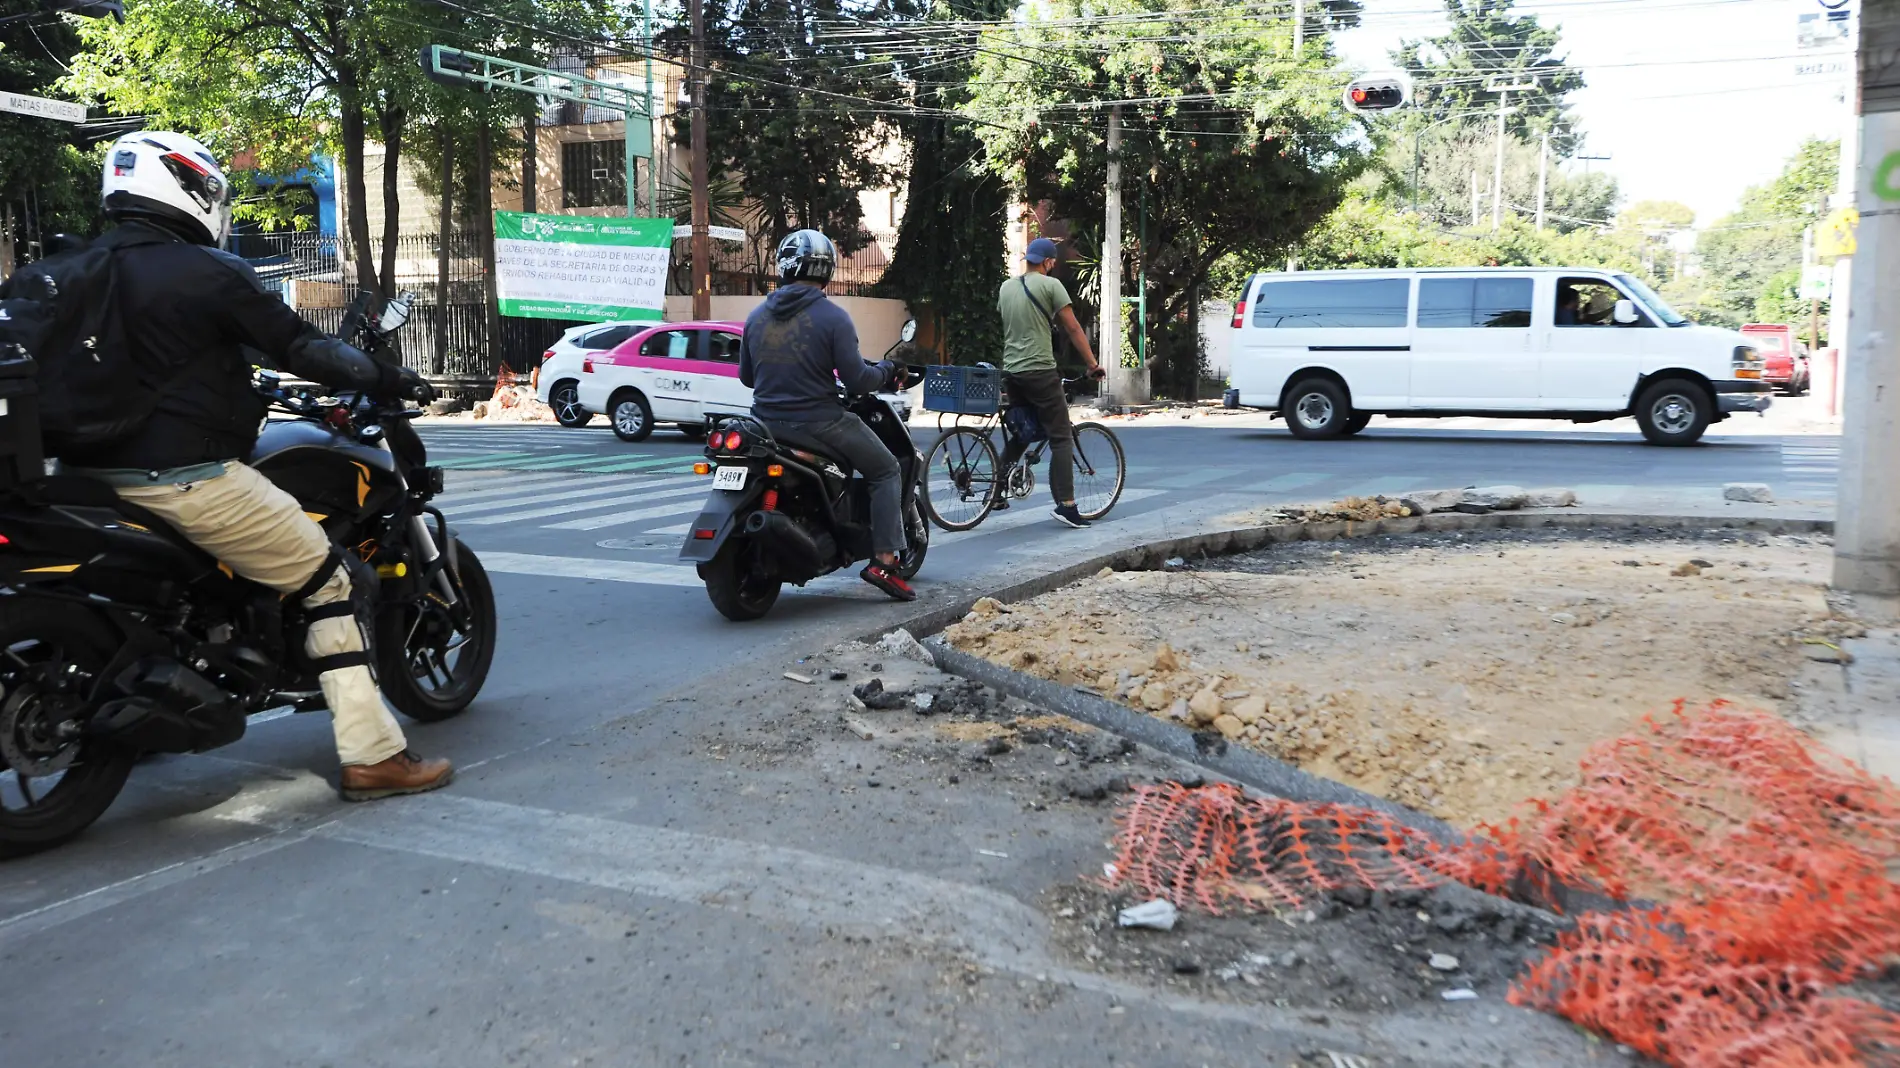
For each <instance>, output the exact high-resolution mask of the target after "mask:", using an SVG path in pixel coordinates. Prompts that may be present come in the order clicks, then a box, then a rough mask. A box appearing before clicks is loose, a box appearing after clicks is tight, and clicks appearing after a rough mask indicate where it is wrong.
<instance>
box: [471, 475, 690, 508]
mask: <svg viewBox="0 0 1900 1068" xmlns="http://www.w3.org/2000/svg"><path fill="white" fill-rule="evenodd" d="M687 484H693V485H697V486H698V487H700V488H701V489H704V488H705V485H706V480H705V479H703V478H701V477H699V476H698V475H683V476H681V477H679V478H660V479H654V478H648V479H606V478H596V479H588V480H586V481H585V482H577V483H574V484H571V485H567V486H562V487H561V488H559V489H555V490H550V491H549V492H547V493H530V494H528V495H526V496H516V497H510V498H505V499H494V500H488V501H479V502H477V503H474V504H467V505H464V504H462V503H461V502H459V501H457V502H455V503H454V504H453V505H452V506H451V507H454V508H456V510H457V511H458V513H460V514H464V515H465V514H467V513H469V512H488V511H493V510H495V509H497V508H515V507H517V506H519V505H526V504H548V503H550V502H554V501H566V502H569V503H572V504H574V505H575V506H577V507H581V508H589V507H596V505H595V503H594V502H593V501H590V500H588V498H590V497H603V496H606V495H608V494H621V495H623V496H619V497H615V498H614V500H625V499H626V498H625V496H624V495H625V494H626V493H628V492H629V491H637V492H640V493H647V492H656V493H657V491H659V490H663V489H670V488H672V487H675V486H683V485H687ZM658 495H659V496H667V495H666V494H658ZM554 514H559V513H554ZM523 518H534V517H527V516H524V517H523Z"/></svg>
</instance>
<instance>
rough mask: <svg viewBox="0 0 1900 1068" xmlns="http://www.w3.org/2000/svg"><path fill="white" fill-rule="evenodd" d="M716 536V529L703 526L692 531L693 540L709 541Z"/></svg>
mask: <svg viewBox="0 0 1900 1068" xmlns="http://www.w3.org/2000/svg"><path fill="white" fill-rule="evenodd" d="M718 536H719V532H718V531H717V530H707V529H705V528H704V527H702V528H700V529H699V530H695V531H693V540H694V541H711V540H713V539H714V538H716V537H718Z"/></svg>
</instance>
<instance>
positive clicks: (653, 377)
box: [575, 322, 910, 441]
mask: <svg viewBox="0 0 1900 1068" xmlns="http://www.w3.org/2000/svg"><path fill="white" fill-rule="evenodd" d="M744 330H745V324H744V323H735V322H691V323H655V324H653V325H652V326H650V327H646V328H644V329H641V330H637V331H635V332H634V334H633V336H631V337H629V338H627V340H625V341H623V342H621V343H620V344H619V345H617V346H615V347H614V348H613V349H612V350H611V351H608V352H596V353H590V354H588V356H587V358H586V359H584V360H583V361H582V363H581V373H580V382H579V385H578V386H577V388H576V390H575V392H576V399H577V400H578V401H579V403H580V405H581V406H582V407H583V408H585V409H586V410H588V411H590V412H604V413H606V415H607V421H608V422H609V423H610V424H612V426H613V428H614V433H615V434H616V435H618V436H619V438H620V440H622V441H645V440H646V439H647V437H648V436H649V435H651V434H652V433H653V428H654V427H655V426H656V425H662V424H671V425H672V426H674V427H675V428H677V429H678V430H679V431H680V432H681V433H683V434H685V435H686V436H687V437H689V438H692V439H694V440H698V439H700V438H703V437H705V436H706V427H707V425H708V423H710V422H711V420H712V419H713V418H714V417H715V416H721V415H744V414H745V413H746V412H749V411H751V410H752V391H751V390H750V389H748V388H746V386H745V384H744V383H743V382H740V381H739V336H740V334H741V333H743V332H744ZM892 399H893V400H894V401H895V402H896V403H897V406H898V412H899V414H901V415H902V416H904V418H905V419H907V420H908V419H909V418H910V402H909V400H908V398H904V397H901V396H899V397H894V398H892Z"/></svg>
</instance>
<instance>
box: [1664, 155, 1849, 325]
mask: <svg viewBox="0 0 1900 1068" xmlns="http://www.w3.org/2000/svg"><path fill="white" fill-rule="evenodd" d="M1839 159H1840V142H1838V141H1823V140H1819V139H1810V140H1808V141H1806V142H1804V143H1803V144H1802V145H1801V147H1800V148H1798V149H1797V150H1796V151H1795V153H1794V155H1793V156H1792V157H1790V158H1789V160H1788V162H1787V164H1786V165H1785V166H1784V167H1783V168H1782V171H1781V174H1779V175H1777V176H1776V177H1775V178H1774V179H1773V180H1772V181H1769V182H1767V183H1765V184H1763V185H1759V186H1754V187H1751V188H1750V189H1749V190H1748V191H1747V192H1745V193H1743V194H1742V202H1741V205H1740V207H1739V208H1738V209H1737V210H1736V211H1735V212H1734V213H1732V214H1730V215H1727V216H1724V217H1723V218H1721V219H1717V220H1716V221H1715V224H1714V225H1712V226H1711V227H1709V228H1708V229H1707V230H1704V231H1703V232H1702V233H1701V235H1700V236H1699V237H1698V239H1697V241H1696V259H1697V260H1698V265H1697V274H1696V276H1695V277H1694V278H1685V279H1683V280H1681V281H1680V282H1679V283H1678V284H1677V285H1675V286H1672V287H1671V290H1670V296H1671V298H1672V299H1674V300H1677V301H1679V302H1680V305H1681V307H1682V310H1683V314H1685V315H1691V316H1693V317H1694V318H1696V319H1697V320H1698V321H1701V322H1707V323H1713V324H1717V325H1721V326H1729V327H1736V326H1740V325H1741V324H1743V323H1745V322H1750V321H1754V320H1756V319H1757V317H1758V316H1763V315H1767V316H1769V317H1770V319H1769V321H1776V322H1787V321H1789V315H1788V313H1789V310H1790V309H1791V308H1799V305H1798V303H1796V299H1795V295H1794V286H1796V285H1798V284H1799V281H1800V272H1801V233H1802V231H1803V230H1805V229H1806V228H1807V227H1809V226H1811V225H1813V224H1814V223H1815V222H1816V221H1817V220H1818V219H1819V218H1820V217H1821V215H1822V213H1823V212H1824V210H1825V208H1826V205H1827V200H1828V195H1829V194H1830V193H1832V192H1833V191H1834V187H1835V182H1836V176H1837V173H1838V170H1837V168H1838V166H1839ZM1805 310H1806V309H1801V312H1803V313H1804V312H1805Z"/></svg>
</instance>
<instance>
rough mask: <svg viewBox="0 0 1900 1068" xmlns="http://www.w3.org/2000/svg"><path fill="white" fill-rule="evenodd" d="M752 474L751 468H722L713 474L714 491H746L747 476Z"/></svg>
mask: <svg viewBox="0 0 1900 1068" xmlns="http://www.w3.org/2000/svg"><path fill="white" fill-rule="evenodd" d="M751 473H752V469H751V468H749V467H722V468H720V469H719V470H718V471H716V472H714V473H713V489H717V490H734V491H737V490H742V489H745V480H746V476H748V475H750V474H751Z"/></svg>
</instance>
